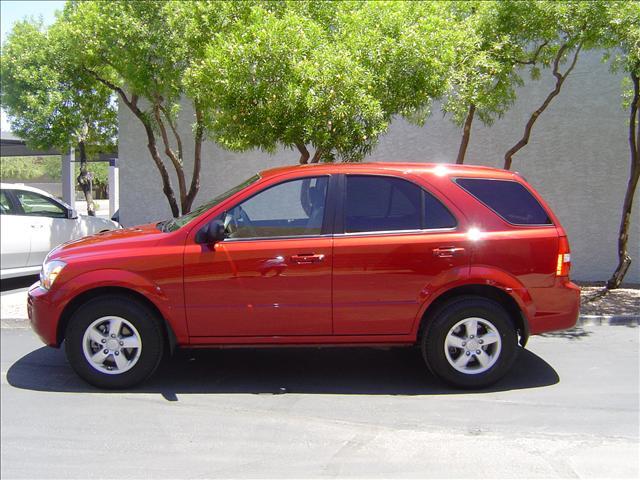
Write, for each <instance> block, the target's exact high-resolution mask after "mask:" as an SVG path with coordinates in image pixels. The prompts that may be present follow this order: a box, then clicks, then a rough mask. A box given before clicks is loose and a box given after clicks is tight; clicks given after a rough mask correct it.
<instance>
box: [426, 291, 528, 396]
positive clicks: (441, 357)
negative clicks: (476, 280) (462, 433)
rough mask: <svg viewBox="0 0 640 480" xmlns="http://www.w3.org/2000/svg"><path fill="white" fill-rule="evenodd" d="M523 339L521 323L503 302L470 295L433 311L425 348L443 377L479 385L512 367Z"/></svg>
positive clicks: (453, 382)
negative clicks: (519, 332) (517, 324)
mask: <svg viewBox="0 0 640 480" xmlns="http://www.w3.org/2000/svg"><path fill="white" fill-rule="evenodd" d="M474 330H475V331H474ZM517 342H518V336H517V333H516V329H515V326H514V324H513V322H512V321H511V319H510V318H509V315H508V314H507V312H506V311H505V309H504V308H502V306H500V304H499V303H497V302H495V301H493V300H490V299H487V298H483V297H476V296H464V297H457V298H454V299H453V300H450V301H449V302H447V303H446V304H445V305H443V306H442V307H441V308H440V309H439V310H438V311H437V312H436V313H435V315H433V317H432V318H431V320H430V321H429V323H428V324H427V325H426V329H425V332H424V335H423V336H422V341H421V345H420V346H421V350H422V357H423V358H424V360H425V362H426V363H427V366H428V367H429V369H430V370H431V371H432V372H433V373H434V374H435V375H436V376H437V377H439V378H440V379H441V380H443V381H444V382H446V383H448V384H449V385H452V386H454V387H457V388H467V389H478V388H484V387H487V386H489V385H491V384H493V383H495V382H497V381H498V380H500V379H501V378H502V377H503V376H504V375H505V374H506V373H507V372H508V371H509V369H510V368H511V366H512V365H513V362H514V361H515V359H516V357H517V354H518V351H519V349H518V343H517Z"/></svg>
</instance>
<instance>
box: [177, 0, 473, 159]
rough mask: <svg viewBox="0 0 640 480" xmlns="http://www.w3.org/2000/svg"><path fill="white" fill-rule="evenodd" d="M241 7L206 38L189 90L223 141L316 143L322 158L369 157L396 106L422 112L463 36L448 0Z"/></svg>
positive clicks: (441, 85)
mask: <svg viewBox="0 0 640 480" xmlns="http://www.w3.org/2000/svg"><path fill="white" fill-rule="evenodd" d="M216 5H217V4H208V6H209V8H212V9H213V10H216V8H217V7H216ZM247 12H248V13H247ZM243 13H244V15H245V17H243V20H244V21H243V22H238V23H237V24H236V25H235V26H234V27H233V28H231V29H229V30H228V31H226V32H224V33H221V32H216V33H214V34H213V35H212V36H211V38H210V39H209V40H208V43H207V46H206V49H205V57H204V60H203V62H202V63H200V64H194V65H193V66H192V68H190V69H189V70H188V75H187V92H188V93H189V95H191V96H193V97H197V98H200V99H201V101H202V102H203V105H204V107H205V109H204V110H205V112H206V114H205V124H206V125H207V127H208V130H209V131H210V132H211V135H212V137H213V139H214V140H215V141H217V142H218V143H220V144H221V145H223V146H224V147H226V148H229V149H233V150H246V149H250V148H256V147H257V148H261V149H264V150H266V151H273V150H274V149H275V148H276V147H277V146H278V145H284V146H285V147H288V148H298V149H300V150H301V151H302V150H306V146H307V145H311V146H312V147H314V148H315V149H316V153H317V152H320V153H321V158H322V159H323V160H324V161H332V160H334V159H341V160H344V161H354V160H360V159H362V158H363V157H364V156H365V155H366V154H367V153H369V152H370V151H371V149H372V148H373V146H374V145H375V143H376V141H377V139H378V137H379V135H380V134H382V133H384V132H385V131H386V129H387V127H388V124H389V122H390V121H391V119H392V118H393V117H394V116H395V115H406V116H411V117H412V118H414V119H417V120H418V121H421V120H423V119H424V114H425V112H428V104H429V103H430V101H431V99H432V98H435V97H438V96H441V95H442V94H443V93H444V92H445V91H446V86H447V74H448V72H449V71H450V70H451V69H452V68H453V66H454V64H455V62H456V60H457V57H458V54H459V52H460V50H456V48H457V47H459V45H460V44H464V37H465V35H464V32H460V31H459V30H457V29H455V28H454V27H453V26H452V25H451V23H450V20H451V19H450V18H449V17H450V16H449V15H448V11H447V9H446V8H445V4H443V3H441V2H333V1H328V2H312V1H305V2H254V3H253V4H251V5H250V8H249V9H248V10H244V12H243ZM205 16H206V15H205Z"/></svg>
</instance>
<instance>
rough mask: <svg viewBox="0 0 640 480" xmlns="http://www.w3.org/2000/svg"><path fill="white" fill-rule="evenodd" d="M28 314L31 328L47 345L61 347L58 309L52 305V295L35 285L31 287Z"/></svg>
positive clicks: (38, 284) (37, 284)
mask: <svg viewBox="0 0 640 480" xmlns="http://www.w3.org/2000/svg"><path fill="white" fill-rule="evenodd" d="M27 312H28V314H29V322H30V323H31V328H32V329H33V331H34V332H36V334H37V335H38V337H40V340H42V341H43V342H44V343H45V344H46V345H49V346H50V347H59V346H60V344H59V342H58V338H57V337H58V335H57V333H58V320H59V318H60V315H59V312H58V309H57V308H56V307H55V306H54V305H53V304H52V303H50V295H49V292H48V291H47V290H45V289H44V288H42V287H41V286H40V283H39V282H38V283H35V284H34V285H32V286H31V288H30V289H29V293H28V298H27Z"/></svg>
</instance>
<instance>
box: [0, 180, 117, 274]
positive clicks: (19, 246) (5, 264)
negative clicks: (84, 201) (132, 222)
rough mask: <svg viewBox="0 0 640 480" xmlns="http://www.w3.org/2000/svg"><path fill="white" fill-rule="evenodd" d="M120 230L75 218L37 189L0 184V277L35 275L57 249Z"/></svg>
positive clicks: (106, 223)
mask: <svg viewBox="0 0 640 480" xmlns="http://www.w3.org/2000/svg"><path fill="white" fill-rule="evenodd" d="M118 228H120V225H119V224H118V223H116V222H113V221H111V220H107V219H104V218H98V217H89V216H84V215H78V214H77V213H76V212H75V210H73V209H72V208H71V207H70V206H69V205H67V204H66V203H64V202H62V201H61V200H58V199H57V198H55V197H53V196H52V195H50V194H48V193H47V192H45V191H43V190H40V189H38V188H33V187H28V186H26V185H20V184H9V183H2V184H0V235H1V239H0V241H1V243H0V249H1V252H0V265H1V268H0V276H1V278H3V279H4V278H12V277H21V276H26V275H34V274H37V273H38V272H39V271H40V268H41V266H42V262H43V261H44V259H45V257H46V255H47V253H49V251H50V250H51V249H52V248H54V247H57V246H58V245H60V244H62V243H65V242H68V241H69V240H76V239H78V238H81V237H86V236H87V235H93V234H94V233H100V232H106V231H109V230H115V229H118Z"/></svg>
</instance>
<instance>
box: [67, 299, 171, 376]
mask: <svg viewBox="0 0 640 480" xmlns="http://www.w3.org/2000/svg"><path fill="white" fill-rule="evenodd" d="M163 346H164V342H163V334H162V329H161V327H160V324H159V322H158V319H157V318H156V316H155V314H154V312H152V311H151V310H150V309H149V308H147V307H146V306H145V305H143V304H141V303H139V302H138V301H136V300H135V299H133V298H129V297H121V296H103V297H98V298H95V299H93V300H90V301H89V302H87V303H85V304H84V305H82V306H81V307H80V308H78V309H77V310H76V311H75V313H74V314H73V316H72V317H71V319H70V321H69V325H68V327H67V331H66V336H65V352H66V355H67V359H68V361H69V364H70V365H71V367H72V368H73V369H74V370H75V371H76V373H77V374H78V375H79V376H80V377H81V378H82V379H84V380H85V381H86V382H88V383H90V384H91V385H95V386H96V387H99V388H107V389H119V388H127V387H131V386H133V385H136V384H138V383H140V382H142V381H144V380H145V379H147V378H148V377H149V376H151V374H153V372H154V371H155V370H156V368H157V367H158V365H159V364H160V360H161V359H162V353H163Z"/></svg>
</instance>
